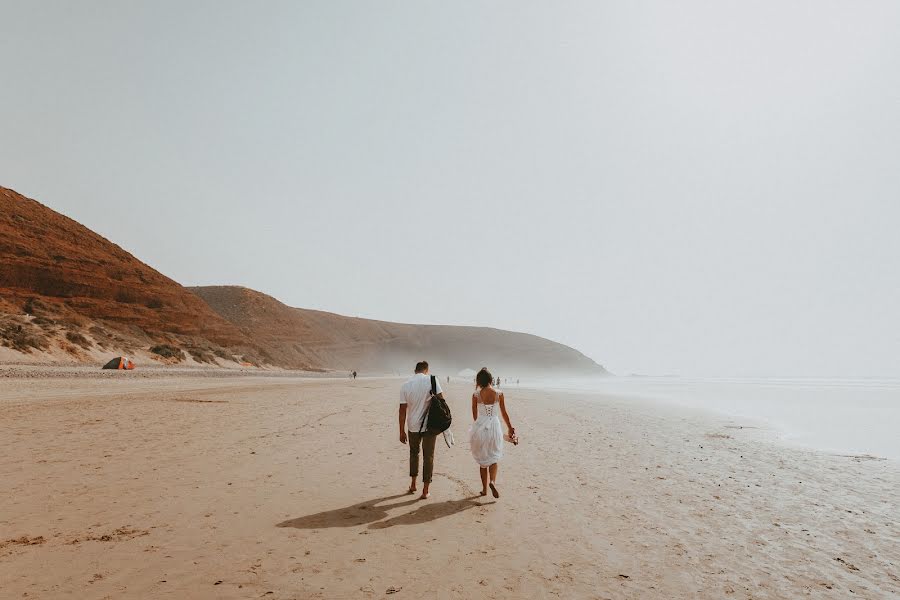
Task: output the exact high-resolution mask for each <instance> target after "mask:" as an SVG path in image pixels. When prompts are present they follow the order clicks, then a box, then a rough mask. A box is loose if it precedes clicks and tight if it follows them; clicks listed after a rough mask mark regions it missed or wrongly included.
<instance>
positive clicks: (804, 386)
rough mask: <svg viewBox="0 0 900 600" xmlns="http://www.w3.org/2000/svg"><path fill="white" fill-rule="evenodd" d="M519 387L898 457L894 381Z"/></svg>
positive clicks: (662, 380)
mask: <svg viewBox="0 0 900 600" xmlns="http://www.w3.org/2000/svg"><path fill="white" fill-rule="evenodd" d="M522 386H523V387H526V386H527V387H535V388H542V389H549V390H553V389H556V390H561V391H573V392H592V393H599V394H604V395H610V396H616V397H619V398H642V399H648V400H653V401H659V402H664V403H669V404H674V405H680V406H686V407H690V408H695V409H702V410H708V411H713V412H716V413H720V414H723V415H728V416H732V417H736V418H740V419H747V420H748V423H747V424H748V425H759V426H763V427H765V428H767V429H769V430H771V432H773V433H775V434H776V435H778V437H779V438H780V439H781V440H783V441H785V442H789V443H793V444H799V445H802V446H807V447H811V448H816V449H820V450H825V451H829V452H837V453H845V454H867V455H872V456H877V457H883V458H890V459H894V460H900V379H896V378H857V379H840V378H785V377H780V378H765V379H756V378H752V379H751V378H746V379H745V378H722V379H719V378H715V379H699V378H682V377H599V378H568V379H556V380H554V379H534V380H532V379H529V380H527V381H526V380H523V381H522ZM749 421H753V422H752V423H750V422H749Z"/></svg>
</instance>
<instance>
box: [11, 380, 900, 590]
mask: <svg viewBox="0 0 900 600" xmlns="http://www.w3.org/2000/svg"><path fill="white" fill-rule="evenodd" d="M121 375H122V376H121V377H119V378H114V379H109V378H104V379H102V380H96V379H87V378H78V377H75V376H74V375H73V377H71V378H66V377H54V378H49V379H27V378H20V377H14V378H6V379H0V432H2V434H0V481H2V484H3V494H2V496H0V582H2V583H0V598H4V599H5V598H271V599H287V598H296V599H306V598H329V599H330V598H385V597H390V598H397V599H402V598H419V597H431V598H596V599H600V598H616V599H619V598H641V599H644V598H666V599H670V598H780V599H781V598H805V597H813V598H835V599H837V598H840V599H846V598H872V599H876V598H878V599H882V598H892V597H896V596H897V595H898V594H900V511H898V506H900V466H898V464H897V463H896V462H894V461H890V460H873V459H868V458H862V457H847V456H836V455H831V454H826V453H822V452H815V451H812V450H803V449H798V448H793V447H788V446H784V445H782V444H779V443H778V442H777V441H776V440H772V439H770V436H767V435H766V433H765V432H762V431H760V430H757V429H752V428H750V427H743V428H742V426H745V425H748V424H747V423H742V422H738V421H731V420H728V419H727V418H725V417H717V416H714V415H710V414H707V413H703V412H695V411H690V410H688V409H682V408H676V407H665V406H660V405H657V404H654V403H652V402H649V401H647V402H644V401H639V400H635V399H627V400H626V399H621V398H616V397H611V396H596V395H593V396H592V395H589V394H576V393H552V394H551V393H548V392H542V391H536V390H525V389H514V388H511V389H508V390H507V395H508V398H509V400H508V403H509V406H510V411H511V416H512V418H513V422H514V424H516V425H517V429H518V430H519V434H520V436H521V438H522V444H521V445H520V446H518V447H515V448H513V447H510V446H507V456H506V459H505V461H504V462H503V464H502V466H501V469H500V481H499V483H500V486H499V487H500V491H501V494H502V497H501V498H500V500H499V501H494V500H493V499H492V498H489V499H484V498H480V497H477V496H476V495H475V494H476V491H477V490H478V489H479V488H480V485H479V483H478V478H477V468H476V467H475V465H474V463H473V461H472V460H471V457H470V456H469V454H468V449H467V446H466V444H465V441H464V440H465V431H466V428H467V426H468V422H469V419H470V418H471V413H470V411H469V405H468V397H469V393H470V387H469V386H468V385H463V384H462V383H460V384H450V386H449V387H448V390H447V391H448V395H449V396H450V398H451V407H452V408H453V409H454V414H455V416H456V418H457V422H458V424H457V425H456V426H455V427H454V429H455V431H456V434H457V438H458V439H459V440H460V441H461V443H460V444H458V445H457V446H456V447H455V448H453V449H447V448H446V447H443V446H439V447H438V455H437V460H436V471H437V473H436V476H435V482H434V484H433V488H432V497H431V499H429V500H425V501H418V500H416V499H414V498H411V497H409V496H405V495H403V491H404V489H405V487H406V485H407V483H408V480H407V478H406V468H407V451H406V447H405V446H401V445H400V443H399V441H398V440H397V432H396V427H397V426H396V408H397V407H396V398H397V387H398V385H399V381H398V380H392V379H360V380H357V381H355V382H350V381H348V380H345V379H340V380H327V379H318V380H316V379H300V378H296V379H295V378H285V377H282V378H261V377H254V378H242V377H233V376H232V377H228V378H215V377H186V376H183V375H179V374H173V375H172V376H170V377H156V378H138V377H129V375H133V374H126V373H123V374H121Z"/></svg>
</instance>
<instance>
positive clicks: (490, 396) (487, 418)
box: [399, 361, 518, 499]
mask: <svg viewBox="0 0 900 600" xmlns="http://www.w3.org/2000/svg"><path fill="white" fill-rule="evenodd" d="M493 382H494V378H493V376H492V375H491V373H490V371H488V370H487V369H486V368H483V369H481V371H479V372H478V374H477V375H476V376H475V393H474V394H472V420H473V421H474V423H473V424H472V428H471V429H470V432H469V447H470V449H471V451H472V457H473V458H474V459H475V462H477V463H478V472H479V475H481V495H482V496H487V493H488V488H489V487H490V490H491V494H492V495H493V496H494V498H499V497H500V492H499V490H498V489H497V467H498V463H499V462H500V459H501V458H503V439H504V436H503V429H502V426H501V424H500V415H502V416H503V420H504V421H505V422H506V427H507V429H508V431H509V434H508V436H507V439H508V440H509V441H511V442H512V443H513V444H518V438H517V437H516V430H515V428H514V427H513V426H512V423H510V421H509V414H508V413H507V412H506V399H505V398H504V396H503V393H502V392H500V391H497V390H496V389H494V385H493ZM432 387H434V394H435V395H436V396H437V397H438V398H441V399H443V397H444V395H443V390H442V389H441V384H440V382H438V381H437V378H436V377H432V376H430V375H429V374H428V363H427V362H425V361H422V362H420V363H417V364H416V372H415V375H413V376H412V377H411V378H410V379H409V380H408V381H407V382H406V383H404V384H403V387H402V388H401V392H400V418H399V425H400V442H401V443H402V444H405V443H407V441H408V442H409V476H410V477H411V478H412V482H410V485H409V493H410V494H414V493H416V480H417V479H418V477H419V453H420V449H421V454H422V496H421V497H422V498H423V499H424V498H428V488H429V486H430V485H431V476H432V474H433V473H434V446H435V441H436V440H437V435H435V434H433V433H428V432H427V431H424V430H423V429H424V428H423V422H424V421H425V416H426V414H427V412H428V408H429V405H430V402H431V397H432V393H433V392H432Z"/></svg>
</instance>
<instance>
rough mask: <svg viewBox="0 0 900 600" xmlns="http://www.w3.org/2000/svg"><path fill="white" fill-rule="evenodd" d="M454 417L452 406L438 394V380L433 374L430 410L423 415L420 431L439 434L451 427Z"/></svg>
mask: <svg viewBox="0 0 900 600" xmlns="http://www.w3.org/2000/svg"><path fill="white" fill-rule="evenodd" d="M451 422H453V417H451V416H450V407H449V406H447V401H446V400H444V399H443V398H439V397H438V395H437V380H436V379H435V377H434V375H432V376H431V398H429V402H428V410H426V411H425V414H424V415H422V424H421V425H420V426H419V432H421V433H429V434H434V435H437V434H439V433H443V432H445V431H447V430H448V429H450V423H451Z"/></svg>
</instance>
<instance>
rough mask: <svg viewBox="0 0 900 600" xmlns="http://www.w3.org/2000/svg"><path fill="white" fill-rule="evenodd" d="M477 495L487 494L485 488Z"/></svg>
mask: <svg viewBox="0 0 900 600" xmlns="http://www.w3.org/2000/svg"><path fill="white" fill-rule="evenodd" d="M478 495H479V496H487V490H481V493H480V494H478Z"/></svg>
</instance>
